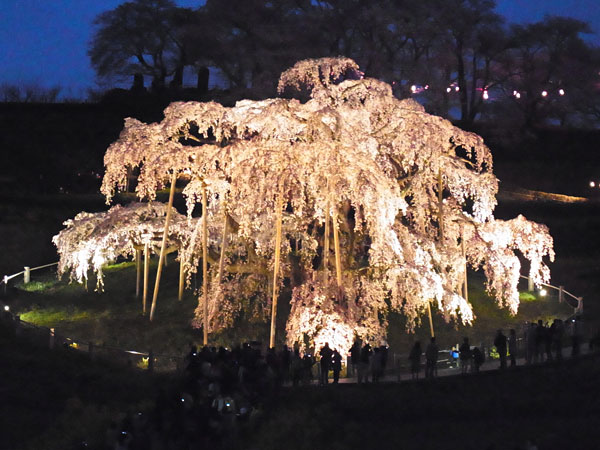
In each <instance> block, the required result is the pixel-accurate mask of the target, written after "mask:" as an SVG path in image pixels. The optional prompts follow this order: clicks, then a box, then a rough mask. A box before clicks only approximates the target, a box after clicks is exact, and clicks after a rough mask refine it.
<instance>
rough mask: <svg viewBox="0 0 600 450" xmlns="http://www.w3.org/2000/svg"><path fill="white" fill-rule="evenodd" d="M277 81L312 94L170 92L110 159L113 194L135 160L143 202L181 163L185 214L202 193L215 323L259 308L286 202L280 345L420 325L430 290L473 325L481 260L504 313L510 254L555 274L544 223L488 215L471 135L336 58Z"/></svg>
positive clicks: (193, 249) (509, 303) (186, 252)
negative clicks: (285, 291) (470, 282)
mask: <svg viewBox="0 0 600 450" xmlns="http://www.w3.org/2000/svg"><path fill="white" fill-rule="evenodd" d="M279 91H280V92H281V93H285V94H286V95H289V94H290V93H293V92H299V93H300V96H301V97H304V98H308V100H306V101H304V102H302V101H300V100H298V99H293V98H292V99H287V98H273V99H267V100H262V101H250V100H243V101H239V102H237V103H236V105H235V106H234V107H231V108H227V107H224V106H222V105H220V104H217V103H213V102H208V103H196V102H188V103H173V104H171V105H170V106H169V107H167V108H166V109H165V111H164V120H162V121H161V122H160V123H151V124H145V123H142V122H139V121H137V120H135V119H131V118H129V119H126V122H125V128H124V129H123V131H122V133H121V135H120V137H119V139H118V140H117V141H116V142H115V143H113V144H112V145H111V146H110V147H109V149H108V150H107V153H106V155H105V166H106V173H105V176H104V180H103V184H102V192H103V193H104V194H105V195H106V197H107V201H109V202H110V201H111V199H112V197H113V195H114V193H115V191H116V190H119V189H123V188H124V187H125V186H126V181H127V173H128V170H131V169H138V170H139V178H138V183H137V186H136V192H137V195H138V196H139V198H140V199H147V200H150V201H152V200H154V199H155V196H156V192H157V190H158V189H161V188H163V187H164V186H165V185H166V184H167V182H168V180H170V179H171V177H172V175H173V174H176V175H177V177H178V178H179V179H180V183H182V182H185V183H186V184H185V187H184V188H183V194H184V196H185V197H186V200H187V208H188V218H189V220H192V217H193V214H194V208H196V205H197V203H199V199H200V198H201V195H202V191H203V190H204V189H205V190H206V192H207V193H208V206H207V211H202V212H201V213H202V214H206V218H207V223H208V225H209V240H208V247H209V258H208V259H209V263H210V267H211V269H210V287H209V292H208V294H209V298H210V305H211V307H210V308H209V311H211V312H210V313H209V314H210V315H211V320H210V323H211V325H210V329H211V331H215V330H217V329H218V328H219V327H223V326H229V325H231V324H232V323H233V321H234V320H235V318H236V317H237V316H236V315H239V313H240V311H241V308H242V306H240V305H242V303H241V299H245V300H244V301H246V302H249V303H247V304H246V305H245V306H244V308H245V307H248V308H250V309H253V310H254V311H255V313H256V314H257V315H260V314H265V313H264V311H265V309H266V308H268V307H269V304H270V299H269V290H270V289H271V287H270V285H269V280H271V279H272V277H273V268H274V255H275V242H276V239H275V233H276V226H275V224H276V221H277V218H278V217H279V215H280V214H282V235H283V239H282V242H281V254H282V264H281V266H280V274H279V275H280V278H279V279H280V280H281V279H287V280H289V282H290V286H291V288H292V300H291V313H290V316H289V317H288V322H287V339H288V342H289V343H293V342H304V341H305V337H308V342H309V343H310V344H315V345H320V344H322V343H324V342H329V343H330V345H332V346H333V347H335V348H338V349H340V350H342V351H346V350H347V349H348V347H349V344H350V343H351V341H352V339H353V338H354V337H355V336H358V337H360V338H363V339H366V340H378V339H381V338H382V337H383V336H385V330H386V325H387V322H386V315H387V313H388V312H389V311H400V312H402V313H403V314H404V315H405V316H406V317H407V319H408V324H409V327H411V328H412V327H414V326H415V325H416V324H417V323H418V322H419V320H420V317H421V316H422V314H423V313H424V312H425V311H426V310H427V306H428V304H429V302H431V301H432V302H434V304H435V305H436V306H437V309H438V310H439V311H440V312H441V314H443V316H444V318H445V319H446V320H459V321H462V322H463V323H470V322H471V321H472V320H473V319H474V317H473V312H472V308H471V305H470V304H469V303H468V301H467V300H466V299H465V296H464V295H463V294H462V286H463V280H464V276H465V273H466V267H467V265H468V266H470V267H471V268H472V269H475V270H478V269H483V272H484V273H485V275H486V277H487V286H488V289H489V291H490V293H491V295H492V296H494V298H495V299H496V301H497V303H498V304H499V305H500V306H505V307H508V308H509V309H510V311H511V312H513V313H515V312H516V311H517V308H518V305H519V296H518V291H517V281H518V277H519V274H520V268H521V263H520V259H519V255H522V256H523V257H524V258H525V259H528V260H529V261H530V264H529V265H530V276H532V277H533V279H534V280H535V282H536V283H540V282H547V281H548V280H549V270H548V268H547V266H546V265H545V263H544V261H543V258H544V257H546V256H547V257H549V258H550V259H552V258H553V257H554V253H553V248H552V246H553V244H552V238H551V237H550V235H549V233H548V230H547V228H546V227H545V226H543V225H538V224H536V223H533V222H529V221H527V220H526V219H525V218H523V217H521V216H519V217H518V218H516V219H513V220H509V221H500V220H495V219H494V216H493V210H494V208H495V206H496V193H497V189H498V181H497V179H496V177H495V176H494V174H493V172H492V156H491V153H490V151H489V149H488V148H487V147H486V146H485V144H484V143H483V140H482V138H481V137H479V136H477V135H476V134H473V133H468V132H465V131H463V130H461V129H459V128H457V127H455V126H453V125H452V124H451V123H450V122H448V121H447V120H444V119H442V118H440V117H436V116H432V115H430V114H427V113H426V112H425V110H424V109H423V107H422V106H420V105H419V104H418V103H416V102H414V101H412V100H398V99H397V98H395V97H394V96H393V95H392V90H391V87H390V86H389V85H387V84H386V83H383V82H381V81H378V80H375V79H369V78H363V77H362V74H361V73H360V72H359V70H358V67H357V65H356V63H354V61H352V60H350V59H346V58H325V59H320V60H306V61H301V62H299V63H297V64H296V65H295V66H294V67H292V68H291V69H289V70H288V71H286V72H284V73H283V74H282V76H281V78H280V81H279ZM306 94H308V95H309V97H307V95H306ZM280 196H281V197H280ZM279 198H281V199H282V205H283V206H282V212H280V211H278V204H279V202H278V199H279ZM197 225H198V223H196V226H191V225H190V226H188V232H189V233H190V237H189V238H188V239H187V240H186V241H185V242H186V243H187V246H186V247H185V248H184V249H183V252H182V255H183V258H184V262H185V264H187V266H186V267H187V271H188V273H192V272H193V271H195V270H196V266H197V264H198V261H199V259H200V257H201V246H200V245H198V244H197V243H196V242H197V239H195V238H194V237H193V236H194V235H195V234H197V230H198V226H197ZM326 230H327V232H326ZM330 233H331V234H333V239H332V238H331V234H330ZM221 253H222V254H223V265H222V266H221V265H220V264H219V255H220V254H221ZM334 274H335V275H334ZM225 281H226V283H225ZM282 283H283V282H282ZM261 311H262V312H261ZM202 314H203V313H202V309H201V308H199V309H198V311H197V316H196V322H195V323H197V324H200V323H202ZM253 314H254V313H253ZM247 315H248V314H246V316H247Z"/></svg>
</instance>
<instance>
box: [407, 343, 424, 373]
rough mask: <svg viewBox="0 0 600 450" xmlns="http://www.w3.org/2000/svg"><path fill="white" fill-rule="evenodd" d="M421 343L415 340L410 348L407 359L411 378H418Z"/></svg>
mask: <svg viewBox="0 0 600 450" xmlns="http://www.w3.org/2000/svg"><path fill="white" fill-rule="evenodd" d="M421 353H422V352H421V343H420V342H419V341H416V342H415V345H413V348H412V349H411V350H410V354H409V355H408V359H409V361H410V373H411V376H412V379H413V380H418V379H419V369H420V368H421Z"/></svg>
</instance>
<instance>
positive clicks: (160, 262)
mask: <svg viewBox="0 0 600 450" xmlns="http://www.w3.org/2000/svg"><path fill="white" fill-rule="evenodd" d="M176 181H177V172H176V171H175V170H173V177H172V178H171V192H169V205H168V206H167V218H166V219H165V229H164V231H163V237H162V243H161V245H160V257H159V259H158V269H157V270H156V282H155V283H154V296H153V297H152V306H151V307H150V321H151V322H152V319H154V311H155V310H156V300H157V299H158V289H159V287H160V275H161V273H162V266H163V263H164V261H165V249H166V248H167V237H168V235H169V222H170V221H171V209H172V208H173V197H174V196H175V182H176Z"/></svg>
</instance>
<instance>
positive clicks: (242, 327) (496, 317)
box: [10, 261, 572, 356]
mask: <svg viewBox="0 0 600 450" xmlns="http://www.w3.org/2000/svg"><path fill="white" fill-rule="evenodd" d="M178 267H179V266H178V264H177V263H176V262H174V261H171V262H170V263H169V264H168V266H167V267H166V268H165V270H164V272H163V277H162V279H161V287H160V293H159V296H158V301H157V309H156V314H155V318H154V320H153V322H150V321H149V320H148V314H146V315H144V314H143V313H142V301H141V299H139V298H136V297H135V280H136V270H135V263H132V262H124V263H120V264H116V265H113V266H110V267H107V268H106V270H105V287H104V292H102V293H98V292H94V290H93V286H95V280H93V279H91V280H90V281H89V282H88V290H87V291H86V289H85V288H84V287H83V286H82V285H79V284H75V283H72V284H69V283H68V282H66V280H64V281H59V280H57V279H56V277H55V276H52V275H51V274H47V275H46V276H45V277H43V278H38V277H36V279H35V280H34V281H33V282H32V283H30V284H28V285H26V286H25V285H22V283H20V284H17V287H18V288H19V289H17V290H15V291H13V292H14V297H13V298H12V299H11V300H10V302H11V303H12V305H11V307H12V310H13V311H14V312H16V313H18V314H20V315H21V319H22V320H24V321H26V322H30V323H33V324H35V325H38V326H43V327H48V328H50V327H51V328H55V330H56V333H59V334H61V335H63V336H67V337H71V338H73V339H75V340H77V341H82V342H85V343H87V342H93V343H94V345H96V346H102V345H106V346H110V347H118V348H122V349H127V350H136V351H141V352H147V351H148V350H150V349H152V350H153V351H154V352H155V354H165V355H173V356H181V355H183V354H184V353H185V352H186V351H187V350H188V348H189V343H190V342H194V343H196V344H200V343H201V342H202V333H201V330H196V329H193V328H192V327H191V326H190V321H191V319H192V317H193V313H194V309H195V307H196V306H197V301H198V300H197V298H196V297H195V296H194V294H193V292H192V291H191V290H186V291H185V295H184V297H183V299H182V301H178V300H177V291H178V276H179V273H178V270H179V269H178ZM155 272H156V261H153V262H152V267H151V277H150V278H151V280H150V283H149V285H150V286H149V294H148V305H147V311H149V309H150V303H151V301H152V292H153V288H154V279H153V278H154V274H155ZM522 288H523V289H524V290H525V289H526V282H524V283H523V284H522ZM469 299H470V301H471V302H472V304H473V307H474V311H475V315H476V319H475V322H474V324H473V326H464V325H462V324H460V323H456V322H451V323H445V322H444V320H443V318H442V317H441V315H440V314H439V313H437V312H436V310H435V308H434V310H433V312H434V329H435V332H436V336H437V337H438V342H439V344H440V346H441V348H449V347H451V346H452V345H455V344H456V343H459V342H462V337H463V336H469V337H470V338H471V342H472V343H473V344H474V345H479V344H480V343H481V342H485V343H486V346H489V343H490V342H491V341H492V340H493V336H494V333H495V331H496V330H497V329H498V328H502V329H504V330H505V332H506V333H507V332H508V329H510V328H515V329H517V330H520V327H521V326H522V325H523V324H524V323H525V322H526V321H531V320H535V321H537V320H538V319H543V320H544V321H548V320H551V319H552V318H554V317H560V318H566V317H568V316H569V315H570V314H572V309H571V308H570V307H568V306H566V305H565V304H562V305H561V304H558V300H557V298H556V295H554V296H552V295H550V296H548V297H544V298H542V297H538V296H537V295H535V294H534V295H532V294H527V293H524V294H523V295H522V302H521V307H520V308H519V313H518V314H517V315H516V316H511V315H510V314H509V312H508V311H507V310H506V309H500V308H498V306H497V305H496V304H495V302H494V301H493V300H492V299H491V298H489V297H488V296H487V294H486V293H485V292H484V288H483V278H482V277H481V276H479V275H477V274H472V275H471V276H470V283H469ZM283 303H285V302H283ZM286 306H287V305H285V304H283V305H282V310H280V312H281V311H283V310H285V309H287V308H286ZM280 319H282V320H281V321H280V325H278V326H279V328H278V330H279V331H278V336H279V339H280V341H281V342H282V343H283V338H284V327H283V323H284V322H283V320H285V317H280ZM429 333H430V331H429V322H428V318H427V317H426V316H423V317H422V322H421V325H420V326H419V327H417V328H416V330H415V333H414V334H413V333H407V331H406V324H405V321H404V319H403V318H402V316H400V315H398V314H392V315H391V316H390V327H389V330H388V342H389V344H390V346H391V351H392V352H395V353H399V354H402V353H406V352H408V350H409V348H410V346H411V345H412V343H413V342H414V340H416V339H420V340H421V341H422V342H423V343H424V342H426V341H427V340H428V338H429ZM209 338H210V343H211V345H225V346H231V345H233V344H236V343H238V342H242V341H247V340H261V341H263V342H267V338H268V323H264V324H262V325H250V324H242V323H240V324H238V325H237V326H236V327H234V328H233V329H230V330H227V331H224V332H222V333H219V334H218V335H213V336H210V337H209Z"/></svg>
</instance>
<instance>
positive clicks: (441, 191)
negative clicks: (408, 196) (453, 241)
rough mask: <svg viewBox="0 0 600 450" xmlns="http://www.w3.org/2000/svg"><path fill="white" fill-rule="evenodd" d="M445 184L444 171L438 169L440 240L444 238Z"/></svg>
mask: <svg viewBox="0 0 600 450" xmlns="http://www.w3.org/2000/svg"><path fill="white" fill-rule="evenodd" d="M443 194H444V185H443V183H442V171H441V170H439V171H438V224H439V227H438V236H439V238H440V241H442V240H444V197H443Z"/></svg>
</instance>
